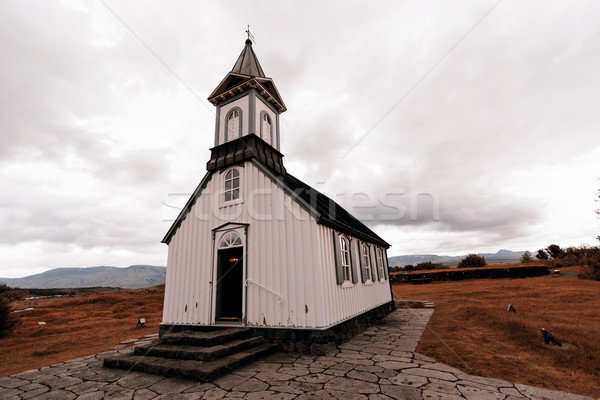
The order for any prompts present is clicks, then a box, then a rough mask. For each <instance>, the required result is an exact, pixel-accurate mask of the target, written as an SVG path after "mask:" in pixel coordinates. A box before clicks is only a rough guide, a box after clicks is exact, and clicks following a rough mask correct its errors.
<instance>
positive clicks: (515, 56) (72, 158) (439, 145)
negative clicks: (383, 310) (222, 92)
mask: <svg viewBox="0 0 600 400" xmlns="http://www.w3.org/2000/svg"><path fill="white" fill-rule="evenodd" d="M0 3H1V7H0V54H1V56H2V62H1V63H0V135H1V137H0V164H1V167H0V185H1V188H2V191H1V195H0V209H1V211H0V219H1V224H0V232H1V233H0V239H1V243H0V276H3V277H19V276H25V275H30V274H34V273H38V272H42V271H44V270H46V269H50V268H56V267H75V266H95V265H116V266H127V265H131V264H153V265H166V258H167V246H166V245H164V244H161V243H160V240H161V239H162V237H163V236H164V234H165V232H166V231H167V230H168V228H169V226H170V224H171V222H172V220H173V219H174V218H175V217H176V215H177V209H176V208H177V207H180V206H181V204H182V203H185V200H187V196H189V194H190V193H191V192H192V191H193V190H194V188H195V187H196V185H197V184H198V182H199V181H200V179H201V178H202V177H203V175H204V174H205V172H206V161H208V159H209V156H210V152H209V149H210V148H211V147H212V146H213V140H214V123H215V111H214V107H213V106H212V105H210V103H208V101H207V100H206V98H207V97H208V95H209V94H210V93H211V92H212V90H213V89H214V88H215V87H216V86H217V85H218V84H219V82H220V81H221V79H222V78H223V77H224V76H225V75H226V74H227V72H228V71H229V70H230V69H231V68H232V67H233V65H234V63H235V61H236V59H237V57H238V55H239V53H240V52H241V50H242V48H243V46H244V40H245V39H246V34H245V32H244V31H245V30H246V25H247V24H250V30H251V31H252V33H253V34H254V37H255V39H256V43H255V44H254V46H253V48H254V50H255V52H256V53H257V55H258V58H259V60H260V62H261V64H262V67H263V69H264V70H265V73H266V75H267V76H269V77H271V78H273V79H274V81H275V83H276V85H277V87H278V89H279V92H280V93H281V95H282V97H283V99H284V101H285V103H286V105H287V108H288V111H287V112H285V113H284V114H282V116H281V142H282V143H281V151H282V153H283V154H284V155H285V160H284V162H285V165H286V168H287V170H288V171H289V172H290V173H292V174H293V175H295V176H296V177H298V178H300V179H302V180H304V181H305V182H307V183H308V184H310V185H312V186H314V187H316V188H317V189H319V190H321V191H323V192H324V193H326V194H328V195H329V196H331V197H334V198H335V199H336V200H338V201H339V202H340V203H341V204H342V205H345V206H347V207H348V209H349V210H350V211H351V212H352V213H353V214H354V215H356V216H357V217H359V218H360V219H362V220H364V221H365V222H366V223H367V224H368V225H369V226H370V227H372V228H373V229H375V231H376V232H377V233H378V234H380V236H382V237H383V238H384V239H385V240H387V241H388V242H390V243H391V244H392V248H391V249H390V250H389V251H388V255H390V256H393V255H400V254H415V253H435V254H466V253H469V252H495V251H497V250H499V249H502V248H506V249H512V250H527V249H529V250H532V251H533V250H537V249H538V248H541V247H545V246H547V245H549V244H551V243H558V244H559V245H561V246H563V247H566V246H569V245H581V244H592V245H593V244H596V243H597V242H596V240H595V236H596V235H598V234H599V233H600V223H599V221H598V219H597V218H596V216H595V215H594V209H596V208H598V207H599V206H600V204H598V203H595V202H594V192H595V191H596V190H597V189H598V188H599V187H600V181H598V177H599V176H600V168H599V167H600V134H599V132H600V112H599V111H598V107H599V105H600V74H599V73H598V71H600V23H598V15H600V3H599V2H594V1H590V2H584V1H574V2H562V1H561V2H558V1H554V2H552V1H551V2H549V1H539V2H534V1H528V2H522V1H514V0H504V1H500V2H499V3H497V0H492V1H477V2H447V1H439V2H423V1H412V2H406V1H388V2H383V1H382V2H370V3H365V2H343V3H342V2H337V3H333V2H332V3H328V4H323V3H324V2H317V1H315V2H306V1H305V2H295V3H290V2H259V1H253V2H248V1H240V2H210V3H209V2H199V1H178V2H168V3H167V2H160V3H159V2H157V1H150V2H147V1H143V2H142V1H131V2H126V3H123V2H117V1H113V0H105V2H102V1H81V2H80V1H62V2H46V1H1V2H0Z"/></svg>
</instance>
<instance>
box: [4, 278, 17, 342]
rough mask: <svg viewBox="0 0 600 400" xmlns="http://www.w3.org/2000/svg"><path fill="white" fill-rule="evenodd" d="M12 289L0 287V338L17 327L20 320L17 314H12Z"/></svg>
mask: <svg viewBox="0 0 600 400" xmlns="http://www.w3.org/2000/svg"><path fill="white" fill-rule="evenodd" d="M12 292H13V291H12V288H10V287H8V286H6V285H5V284H2V285H0V337H4V336H6V335H8V334H9V333H10V331H11V330H12V329H13V328H14V327H15V325H17V324H18V323H19V322H20V320H19V318H18V316H17V314H14V313H12V309H11V307H10V300H11V299H12V297H13V293H12Z"/></svg>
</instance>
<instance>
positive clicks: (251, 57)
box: [231, 39, 265, 78]
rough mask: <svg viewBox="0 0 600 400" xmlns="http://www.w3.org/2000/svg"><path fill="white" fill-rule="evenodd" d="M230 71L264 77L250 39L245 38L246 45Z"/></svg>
mask: <svg viewBox="0 0 600 400" xmlns="http://www.w3.org/2000/svg"><path fill="white" fill-rule="evenodd" d="M231 72H235V73H237V74H241V75H248V76H254V77H260V78H265V73H264V71H263V69H262V67H261V66H260V63H259V62H258V58H257V57H256V53H254V50H252V40H250V39H246V45H245V46H244V49H243V50H242V53H241V54H240V56H239V57H238V59H237V61H236V62H235V65H234V66H233V68H232V70H231Z"/></svg>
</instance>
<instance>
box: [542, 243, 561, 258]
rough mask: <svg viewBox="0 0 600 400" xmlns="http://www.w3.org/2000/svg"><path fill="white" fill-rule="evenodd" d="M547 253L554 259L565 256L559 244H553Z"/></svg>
mask: <svg viewBox="0 0 600 400" xmlns="http://www.w3.org/2000/svg"><path fill="white" fill-rule="evenodd" d="M546 252H547V253H548V254H549V255H550V257H552V258H561V257H562V255H563V250H562V249H561V248H560V246H559V245H557V244H551V245H550V246H548V248H547V249H546Z"/></svg>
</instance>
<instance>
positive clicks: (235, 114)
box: [226, 109, 241, 142]
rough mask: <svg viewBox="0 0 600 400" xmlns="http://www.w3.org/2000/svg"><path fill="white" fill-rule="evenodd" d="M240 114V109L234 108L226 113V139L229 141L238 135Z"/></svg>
mask: <svg viewBox="0 0 600 400" xmlns="http://www.w3.org/2000/svg"><path fill="white" fill-rule="evenodd" d="M240 116H241V111H240V110H239V109H234V110H231V111H230V112H229V114H227V132H226V137H227V141H228V142H230V141H232V140H235V139H237V138H239V137H240Z"/></svg>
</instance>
